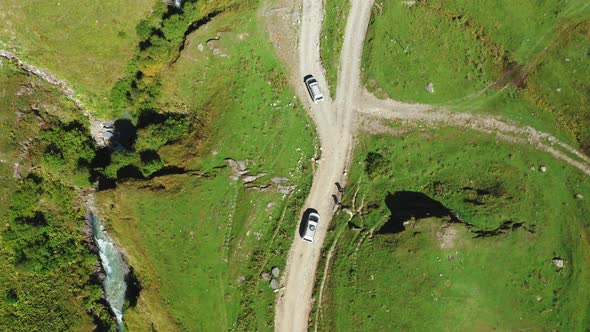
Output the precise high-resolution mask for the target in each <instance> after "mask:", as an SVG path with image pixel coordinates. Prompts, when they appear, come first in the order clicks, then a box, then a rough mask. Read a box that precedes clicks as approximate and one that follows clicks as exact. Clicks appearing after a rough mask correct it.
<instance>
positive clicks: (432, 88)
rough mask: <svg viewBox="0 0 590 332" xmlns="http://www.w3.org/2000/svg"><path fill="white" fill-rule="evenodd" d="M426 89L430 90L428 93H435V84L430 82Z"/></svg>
mask: <svg viewBox="0 0 590 332" xmlns="http://www.w3.org/2000/svg"><path fill="white" fill-rule="evenodd" d="M426 91H428V93H434V84H432V82H430V83H428V85H427V86H426Z"/></svg>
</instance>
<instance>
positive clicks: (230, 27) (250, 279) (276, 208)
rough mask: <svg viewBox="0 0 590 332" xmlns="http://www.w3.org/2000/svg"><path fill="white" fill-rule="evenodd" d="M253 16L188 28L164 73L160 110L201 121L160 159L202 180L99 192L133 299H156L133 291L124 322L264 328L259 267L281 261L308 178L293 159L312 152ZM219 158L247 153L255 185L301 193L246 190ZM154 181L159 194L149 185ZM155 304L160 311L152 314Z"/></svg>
mask: <svg viewBox="0 0 590 332" xmlns="http://www.w3.org/2000/svg"><path fill="white" fill-rule="evenodd" d="M255 17H256V12H255V11H254V10H240V11H238V12H230V13H227V14H222V15H220V16H218V17H216V18H215V19H213V21H211V22H210V23H209V24H208V25H207V26H204V27H202V28H200V29H199V30H197V31H195V32H194V33H193V34H191V36H189V38H188V42H187V46H186V48H185V49H184V51H183V53H182V55H181V57H180V59H179V60H178V61H177V62H176V63H175V64H174V66H172V67H171V68H170V69H169V70H168V71H167V72H166V73H164V74H163V75H162V76H163V77H164V80H163V85H162V89H163V97H162V101H163V103H165V104H166V105H167V107H168V108H171V109H175V110H185V111H188V112H203V113H205V114H206V115H207V116H208V118H209V119H210V120H208V123H207V125H206V127H205V130H204V131H203V132H202V133H201V140H200V141H199V142H194V141H188V140H185V141H184V142H182V143H181V144H182V145H177V146H169V147H167V148H164V149H163V150H162V151H161V156H162V158H163V159H164V160H165V161H169V162H174V163H176V164H181V165H185V167H188V168H195V167H196V168H198V169H200V170H202V171H204V172H207V173H208V174H209V176H208V177H204V178H198V177H191V176H188V175H180V176H170V177H164V178H158V179H155V180H153V181H152V182H149V183H148V184H141V183H129V184H124V185H121V186H120V187H119V188H118V189H117V190H115V191H114V193H110V192H104V193H101V196H100V201H102V204H103V206H104V211H105V212H104V215H105V216H108V217H107V219H109V225H110V227H111V229H112V232H113V234H114V236H115V238H117V239H118V241H120V243H121V244H122V247H124V248H125V249H126V251H127V255H128V257H129V260H130V262H131V264H132V265H133V266H134V267H135V269H136V272H137V274H138V277H139V279H140V281H142V283H143V286H144V290H143V291H142V293H143V294H144V295H142V297H143V296H145V297H146V300H147V299H148V298H149V299H151V300H150V301H153V300H154V299H157V298H158V297H160V301H161V304H157V305H156V307H159V308H157V309H154V308H152V309H150V308H148V303H146V302H147V301H142V299H140V301H139V303H138V306H137V307H136V308H135V309H130V310H128V311H127V312H126V315H127V318H126V320H127V323H128V325H129V327H130V328H132V327H135V328H138V329H144V328H147V326H149V324H150V322H151V321H154V322H155V324H156V326H157V327H158V328H159V329H174V328H177V329H186V330H191V331H192V330H199V331H210V330H219V329H229V328H238V329H245V330H270V329H272V318H273V303H274V293H273V292H272V290H271V289H270V288H269V287H268V284H267V282H265V281H260V279H259V277H258V275H259V274H260V272H262V271H264V270H269V269H270V267H272V266H275V265H278V266H281V267H282V266H284V259H285V255H286V252H287V250H288V246H289V243H290V239H291V231H292V227H294V225H295V223H296V220H295V219H294V214H296V213H297V211H298V208H299V206H298V205H299V204H301V202H299V200H300V199H301V197H304V196H305V192H306V190H307V188H306V187H307V184H306V183H307V182H308V181H309V178H308V175H304V174H309V171H305V170H304V169H302V168H301V167H303V168H305V167H306V166H307V162H306V160H309V158H310V157H311V155H312V153H313V144H312V139H313V133H312V131H311V129H310V127H309V124H308V122H307V118H306V116H305V113H304V111H303V109H302V108H301V107H300V106H299V105H298V104H297V102H296V100H294V99H293V94H292V92H290V90H289V88H288V85H287V82H286V80H285V77H284V75H283V73H282V69H281V66H280V65H279V64H278V62H277V60H276V59H275V58H274V55H273V50H272V48H271V46H270V44H269V43H268V41H267V40H266V36H265V35H264V33H263V31H264V29H261V28H260V27H259V26H258V22H257V20H256V18H255ZM217 32H220V34H221V39H220V40H219V41H217V42H213V45H214V46H215V47H218V48H219V49H220V50H221V51H222V52H224V53H226V54H227V55H228V57H219V56H214V55H213V54H212V52H211V50H209V48H208V47H207V45H206V43H205V42H206V40H207V39H209V38H211V37H212V36H215V35H216V34H217ZM199 44H203V46H204V50H203V52H201V51H199V46H198V45H199ZM183 150H184V152H183ZM190 150H193V151H190ZM213 152H214V153H213ZM197 153H198V154H200V157H196V158H195V157H194V155H195V154H197ZM191 155H192V156H191ZM182 158H188V159H186V160H181V159H182ZM224 158H233V159H236V160H238V159H250V160H252V162H253V163H252V165H251V166H249V168H250V169H251V170H252V173H254V174H256V173H258V172H265V173H267V176H265V177H264V178H263V179H261V180H259V182H260V183H266V182H268V181H269V179H270V178H271V177H273V176H284V177H288V178H289V179H290V180H289V183H292V184H297V185H298V188H299V189H298V190H299V191H298V193H296V194H295V195H294V196H293V197H284V196H283V195H282V194H280V193H277V192H275V190H274V189H273V190H270V191H267V192H262V193H261V192H257V191H250V190H244V189H243V184H242V183H241V182H239V183H236V182H234V181H233V180H231V179H230V172H229V169H222V170H220V169H219V167H220V166H223V165H224V163H223V159H224ZM160 183H162V184H163V185H164V186H165V187H166V190H165V191H162V190H156V189H150V185H151V186H152V187H157V186H158V184H160ZM272 202H275V204H274V205H273V206H271V207H268V204H269V203H272ZM111 203H113V204H111ZM284 212H286V213H285V218H284V220H282V221H279V220H280V219H281V216H282V215H283V213H284ZM124 216H126V217H124ZM275 233H276V234H275ZM191 234H192V235H191ZM241 276H245V277H246V280H244V281H242V282H239V281H238V279H239V278H240V277H241ZM152 305H153V303H152ZM164 307H165V308H166V309H168V310H169V315H168V316H166V315H160V317H154V315H156V314H157V312H158V311H160V312H161V310H162V309H163V308H164ZM238 319H239V320H238ZM175 322H177V323H178V325H176V323H175ZM160 324H161V325H160ZM236 324H237V325H236Z"/></svg>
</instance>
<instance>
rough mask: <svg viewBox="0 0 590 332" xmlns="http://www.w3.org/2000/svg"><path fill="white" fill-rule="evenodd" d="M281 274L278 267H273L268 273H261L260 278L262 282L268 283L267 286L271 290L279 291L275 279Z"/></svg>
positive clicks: (277, 282)
mask: <svg viewBox="0 0 590 332" xmlns="http://www.w3.org/2000/svg"><path fill="white" fill-rule="evenodd" d="M280 274H281V270H280V269H279V267H278V266H274V267H273V268H272V269H271V270H270V273H268V272H266V271H265V272H262V273H261V274H260V278H261V279H262V280H264V281H269V280H270V282H269V286H270V288H272V289H273V290H275V291H277V290H278V289H279V281H278V280H277V278H278V277H279V275H280Z"/></svg>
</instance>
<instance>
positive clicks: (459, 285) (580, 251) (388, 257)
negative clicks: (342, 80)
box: [321, 129, 590, 331]
mask: <svg viewBox="0 0 590 332" xmlns="http://www.w3.org/2000/svg"><path fill="white" fill-rule="evenodd" d="M368 152H377V153H380V154H381V155H382V156H383V157H384V159H383V165H385V166H384V167H381V168H379V169H378V170H377V172H376V173H375V174H377V175H375V176H374V177H373V178H370V177H369V176H368V175H367V173H366V172H365V170H364V166H365V163H364V162H363V160H364V159H365V157H366V156H367V153H368ZM539 165H545V166H547V167H548V171H547V173H542V172H539V171H538V170H537V168H538V166H539ZM531 167H532V168H534V170H531ZM351 183H352V184H353V185H351V186H349V187H350V188H349V189H348V190H347V193H348V200H349V202H350V198H351V196H352V194H353V193H354V192H355V191H356V189H357V188H358V189H359V194H358V198H357V204H358V202H359V201H360V200H361V199H364V204H365V207H367V206H368V207H369V209H366V210H365V213H364V214H363V215H362V217H358V216H357V217H355V219H354V220H353V222H354V223H356V224H357V225H360V226H362V227H363V228H364V230H363V231H361V232H360V233H359V232H358V231H352V230H349V229H347V228H344V230H343V233H342V236H341V237H340V238H339V240H338V241H339V242H338V247H337V251H336V258H335V260H334V265H333V267H332V270H331V271H332V272H331V277H330V279H329V282H328V290H327V297H326V298H325V302H324V303H323V308H324V309H323V311H322V314H323V318H324V320H323V321H322V322H321V323H322V326H323V327H324V329H326V330H355V329H358V328H360V327H361V326H362V328H363V329H365V330H391V329H393V330H400V329H401V330H431V329H433V328H434V329H437V330H489V329H499V330H512V329H522V328H532V329H556V330H568V331H575V330H581V329H583V328H584V327H585V326H588V323H589V322H590V317H589V316H588V309H589V303H588V300H587V299H588V296H589V295H588V294H586V293H585V292H586V291H585V290H584V289H585V287H584V286H583V285H584V284H585V283H586V281H587V280H588V278H590V275H589V272H588V264H590V256H589V255H588V250H587V248H588V241H589V235H590V234H589V225H588V221H587V218H586V217H585V216H587V215H588V213H589V212H590V211H589V206H588V204H587V203H586V202H585V201H584V200H576V199H574V197H573V196H574V194H575V193H577V192H580V193H583V194H586V195H587V193H590V183H589V182H588V179H587V178H585V177H584V176H583V175H582V174H580V173H579V172H577V171H576V170H573V169H571V168H569V167H566V166H565V165H563V164H561V163H560V162H558V161H555V160H553V159H551V158H550V157H549V156H547V155H544V154H540V153H538V152H537V151H534V150H531V149H529V148H523V147H522V146H515V145H511V144H503V143H498V142H496V141H495V140H494V139H493V138H492V137H489V136H480V135H479V134H477V133H473V132H459V131H456V130H450V129H440V130H433V131H421V132H414V133H411V134H409V135H406V136H405V137H403V138H387V137H372V138H365V139H363V140H361V144H360V147H359V148H358V150H357V157H356V162H355V163H354V167H353V170H352V172H351ZM465 187H471V188H476V189H484V188H487V189H488V190H489V189H490V188H496V192H498V193H501V195H499V197H494V196H491V195H480V196H477V195H476V194H474V192H473V191H472V190H465V189H464V188H465ZM402 190H406V191H417V192H422V193H424V194H426V195H428V196H429V197H431V198H433V199H435V200H438V201H440V202H441V203H443V204H444V205H445V206H446V207H448V208H450V209H452V210H453V211H455V212H457V213H458V214H459V216H460V217H461V218H462V219H463V220H465V221H467V222H469V223H472V224H474V225H475V226H476V227H477V228H479V229H494V228H496V227H497V226H499V225H500V224H501V223H502V222H504V221H506V220H512V221H515V222H523V223H525V226H524V228H531V227H534V229H535V233H534V234H531V233H529V232H528V231H526V230H525V229H523V228H520V229H518V230H515V231H508V233H507V234H504V235H498V236H494V237H490V238H480V239H474V238H473V236H474V234H473V233H469V232H468V231H467V229H466V227H465V226H464V225H462V224H454V225H453V226H451V227H452V228H454V229H455V230H456V231H457V235H456V237H455V240H454V241H453V242H454V243H455V244H454V247H453V248H441V247H440V244H441V232H442V231H441V229H442V228H441V227H442V226H443V224H444V222H443V221H442V220H440V219H437V218H429V219H421V220H418V221H415V222H414V223H413V225H411V226H408V229H406V230H405V231H403V232H401V233H398V234H386V235H375V236H374V237H373V238H371V237H369V238H365V240H364V242H362V244H360V245H359V251H358V252H356V253H355V248H356V247H357V244H359V240H360V239H363V238H364V236H366V235H367V233H368V232H367V230H368V229H370V228H372V227H375V226H377V227H378V226H380V225H381V224H382V223H383V222H384V221H385V220H387V217H388V216H389V214H390V211H389V210H388V209H387V207H386V206H385V204H384V199H385V196H386V194H387V192H391V193H393V192H397V191H402ZM474 195H475V196H474ZM466 199H477V200H479V201H480V202H483V203H484V205H474V204H471V203H468V202H467V201H466ZM345 218H346V217H345V216H344V215H340V216H339V217H338V219H340V220H342V221H344V220H343V219H345ZM338 219H337V220H338ZM340 225H343V226H341V227H346V226H345V225H346V223H345V222H342V223H340ZM449 255H451V256H453V259H452V260H449V259H448V256H449ZM555 256H559V257H562V258H564V259H565V262H566V263H565V264H566V267H565V269H564V270H562V271H558V270H557V269H556V268H555V266H554V265H553V264H552V263H551V260H552V258H553V257H555ZM325 294H326V293H325ZM537 296H539V297H540V300H538V299H537Z"/></svg>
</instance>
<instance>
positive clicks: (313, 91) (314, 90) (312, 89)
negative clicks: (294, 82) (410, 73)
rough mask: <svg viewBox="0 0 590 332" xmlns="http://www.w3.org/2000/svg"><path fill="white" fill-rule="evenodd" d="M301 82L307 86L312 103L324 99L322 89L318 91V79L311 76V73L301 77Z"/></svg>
mask: <svg viewBox="0 0 590 332" xmlns="http://www.w3.org/2000/svg"><path fill="white" fill-rule="evenodd" d="M303 82H304V83H305V86H306V87H307V92H309V96H310V97H311V100H313V102H314V103H317V102H318V101H322V100H324V95H323V94H322V91H320V86H319V84H318V81H317V80H316V79H315V78H313V76H312V75H307V76H305V77H304V78H303Z"/></svg>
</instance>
